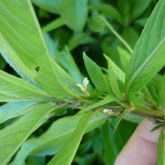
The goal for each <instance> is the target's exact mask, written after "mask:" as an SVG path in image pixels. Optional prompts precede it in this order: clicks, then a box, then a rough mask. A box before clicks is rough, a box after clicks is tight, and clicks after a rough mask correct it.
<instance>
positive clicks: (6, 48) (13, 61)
mask: <svg viewBox="0 0 165 165" xmlns="http://www.w3.org/2000/svg"><path fill="white" fill-rule="evenodd" d="M0 52H1V55H2V56H3V58H4V59H5V60H6V61H7V63H8V64H9V65H10V66H11V67H13V68H14V70H15V71H16V72H17V73H18V74H19V75H20V76H21V77H23V78H24V79H27V80H29V81H33V77H34V75H35V72H34V71H32V70H30V69H29V68H28V67H27V66H26V65H25V64H24V63H23V62H22V61H21V59H20V58H19V57H18V56H17V54H16V52H15V51H14V50H13V49H12V48H11V47H10V45H9V43H8V42H7V41H6V40H5V38H4V37H3V35H2V33H1V32H0Z"/></svg>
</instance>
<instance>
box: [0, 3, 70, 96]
mask: <svg viewBox="0 0 165 165" xmlns="http://www.w3.org/2000/svg"><path fill="white" fill-rule="evenodd" d="M20 9H21V10H20ZM0 22H1V26H0V32H1V36H0V41H1V42H3V44H0V51H1V52H2V55H3V56H4V58H5V59H6V60H7V62H8V63H9V64H10V65H11V66H12V67H13V68H14V69H15V70H16V71H17V73H19V74H20V75H21V76H22V75H25V76H26V77H28V78H29V79H31V78H33V79H35V81H36V82H37V83H38V84H39V85H40V86H41V88H43V89H44V90H45V91H47V92H48V93H49V94H50V95H52V96H54V97H56V98H63V97H65V96H68V94H67V92H66V91H65V90H64V89H63V88H62V84H59V82H58V81H57V76H56V75H55V74H54V71H53V68H52V64H51V61H50V55H49V53H48V50H47V47H46V44H45V42H44V39H43V36H42V33H41V29H40V27H39V24H38V21H37V18H36V16H35V13H34V10H33V8H32V5H31V2H30V0H23V1H20V0H15V1H11V0H2V1H1V3H0ZM4 27H5V28H4ZM13 27H14V28H13ZM14 56H15V57H16V56H18V57H16V58H17V59H18V60H16V59H14ZM18 62H19V63H18ZM22 67H23V69H21V68H22ZM29 70H31V71H32V73H33V72H34V73H35V74H32V75H31V74H30V73H29V72H30V71H29Z"/></svg>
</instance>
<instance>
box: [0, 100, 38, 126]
mask: <svg viewBox="0 0 165 165" xmlns="http://www.w3.org/2000/svg"><path fill="white" fill-rule="evenodd" d="M34 104H36V102H34V101H26V102H13V103H7V104H4V105H2V106H0V124H1V123H3V122H5V121H7V120H9V119H12V118H15V117H18V116H21V115H23V114H25V113H27V112H29V110H31V107H32V106H34Z"/></svg>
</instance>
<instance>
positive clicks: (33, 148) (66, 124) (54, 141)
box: [13, 111, 108, 165]
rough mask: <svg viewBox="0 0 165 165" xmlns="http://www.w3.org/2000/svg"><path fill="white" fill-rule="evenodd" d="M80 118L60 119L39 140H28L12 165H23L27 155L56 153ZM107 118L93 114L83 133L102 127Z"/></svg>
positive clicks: (100, 113) (96, 113)
mask: <svg viewBox="0 0 165 165" xmlns="http://www.w3.org/2000/svg"><path fill="white" fill-rule="evenodd" d="M81 117H82V114H81V115H75V116H71V117H65V118H61V119H59V120H57V121H55V122H54V123H53V124H52V126H51V127H50V128H49V129H48V131H47V132H45V133H44V134H42V135H41V136H40V137H39V138H31V139H29V140H28V141H27V142H25V144H24V145H23V146H22V148H21V150H20V151H19V152H18V154H17V156H16V158H15V160H14V164H13V165H18V164H17V162H20V164H23V163H24V161H25V159H26V157H27V156H28V155H38V156H44V155H53V154H56V153H58V151H59V150H60V149H61V148H62V147H63V146H64V144H65V143H66V141H67V140H68V138H70V136H71V135H72V134H73V132H74V131H75V129H76V126H77V124H78V122H79V121H80V118H81ZM107 118H108V116H107V115H106V114H104V113H102V112H99V111H97V112H94V113H93V114H92V116H91V117H90V120H89V122H88V125H87V128H86V130H85V133H87V132H89V131H91V130H93V129H95V128H96V127H98V126H100V125H102V124H103V123H104V122H105V121H106V119H107ZM55 132H56V133H55Z"/></svg>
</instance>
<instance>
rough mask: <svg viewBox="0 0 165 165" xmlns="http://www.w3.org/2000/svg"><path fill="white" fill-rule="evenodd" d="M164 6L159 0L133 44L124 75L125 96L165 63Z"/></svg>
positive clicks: (144, 82)
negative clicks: (133, 47) (132, 50)
mask: <svg viewBox="0 0 165 165" xmlns="http://www.w3.org/2000/svg"><path fill="white" fill-rule="evenodd" d="M164 8H165V1H164V0H160V1H159V2H158V4H157V6H156V7H155V9H154V11H153V13H152V14H151V17H150V18H149V21H148V22H147V25H146V26H145V29H144V31H143V33H142V35H141V37H140V38H139V40H138V42H137V44H136V46H135V49H134V53H133V56H132V58H131V60H130V65H129V67H128V71H127V75H126V96H128V95H130V94H131V93H134V92H136V91H138V90H139V89H141V88H142V87H144V85H145V84H147V82H149V81H150V80H151V79H152V78H153V77H154V76H155V74H156V73H157V72H158V71H159V70H160V69H161V68H162V66H164V64H165V58H164V51H165V29H164V26H165V19H162V18H164V15H165V10H164ZM155 22H156V23H155Z"/></svg>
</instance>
